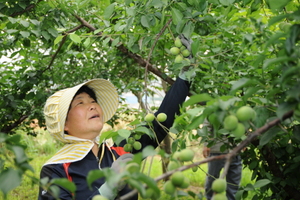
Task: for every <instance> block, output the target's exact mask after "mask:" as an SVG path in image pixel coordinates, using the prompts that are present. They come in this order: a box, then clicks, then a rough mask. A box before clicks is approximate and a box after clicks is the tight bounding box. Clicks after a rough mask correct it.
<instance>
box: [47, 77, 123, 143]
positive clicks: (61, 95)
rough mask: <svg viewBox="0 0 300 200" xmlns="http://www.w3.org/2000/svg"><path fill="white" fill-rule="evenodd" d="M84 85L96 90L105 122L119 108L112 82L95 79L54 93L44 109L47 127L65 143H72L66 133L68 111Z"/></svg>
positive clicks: (55, 136)
mask: <svg viewBox="0 0 300 200" xmlns="http://www.w3.org/2000/svg"><path fill="white" fill-rule="evenodd" d="M83 85H86V86H88V87H90V88H91V89H93V90H94V92H95V94H96V98H97V102H98V104H99V105H100V107H101V108H102V110H103V115H104V116H103V119H104V122H106V121H108V120H109V119H110V118H111V117H112V116H113V115H114V114H115V112H116V110H117V108H118V103H119V101H118V93H117V90H116V88H115V87H114V85H113V84H112V83H111V82H109V81H107V80H105V79H93V80H90V81H87V82H85V83H82V84H79V85H76V86H74V87H71V88H66V89H63V90H60V91H58V92H56V93H54V94H53V95H52V96H50V97H49V98H48V99H47V101H46V104H45V107H44V115H45V120H46V126H47V130H48V131H49V132H50V134H51V135H52V136H53V137H54V138H55V139H58V140H60V141H62V142H64V143H70V138H69V137H68V136H67V135H66V134H65V133H64V127H65V121H66V117H67V114H68V110H69V107H70V104H71V101H72V99H73V97H74V95H75V94H76V92H77V91H78V90H79V89H80V88H81V87H82V86H83ZM99 134H100V133H99ZM67 138H69V139H67Z"/></svg>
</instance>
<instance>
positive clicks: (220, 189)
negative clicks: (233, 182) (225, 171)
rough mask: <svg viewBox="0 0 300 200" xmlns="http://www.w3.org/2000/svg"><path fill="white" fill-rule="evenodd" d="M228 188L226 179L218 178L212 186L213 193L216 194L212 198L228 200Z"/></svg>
mask: <svg viewBox="0 0 300 200" xmlns="http://www.w3.org/2000/svg"><path fill="white" fill-rule="evenodd" d="M226 187H227V183H226V180H225V179H221V178H218V179H216V180H214V182H213V183H212V185H211V189H212V191H214V192H215V193H214V195H213V197H212V200H227V197H226Z"/></svg>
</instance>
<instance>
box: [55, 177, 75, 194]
mask: <svg viewBox="0 0 300 200" xmlns="http://www.w3.org/2000/svg"><path fill="white" fill-rule="evenodd" d="M51 183H53V184H56V185H59V186H61V187H63V188H65V189H66V190H68V191H70V192H71V193H74V192H75V191H76V185H75V183H73V182H71V181H69V180H68V179H67V178H55V179H52V180H51Z"/></svg>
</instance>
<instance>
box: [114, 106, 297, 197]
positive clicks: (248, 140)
mask: <svg viewBox="0 0 300 200" xmlns="http://www.w3.org/2000/svg"><path fill="white" fill-rule="evenodd" d="M293 113H294V111H293V110H291V111H289V112H287V113H286V114H284V116H283V117H282V119H279V118H277V119H275V120H273V121H271V122H269V123H266V124H265V125H264V126H262V127H260V128H258V129H257V130H256V131H254V132H253V133H250V134H249V135H248V136H247V138H246V139H245V140H243V141H242V142H241V143H240V144H239V145H238V146H236V147H235V148H234V149H233V150H232V151H231V152H230V153H228V154H222V155H218V156H212V157H209V158H206V159H204V160H201V161H198V162H194V163H193V164H190V165H185V166H182V167H180V168H178V169H175V170H172V171H169V172H167V173H165V174H162V175H161V176H159V177H157V178H155V179H154V180H155V181H156V182H157V181H159V180H162V179H164V178H167V177H169V176H171V175H172V174H173V173H175V172H177V171H184V170H187V169H189V168H192V167H195V166H198V165H201V164H204V163H208V162H211V161H214V160H221V159H226V163H225V167H224V171H223V174H222V176H221V177H223V178H224V177H225V176H226V174H227V171H228V168H229V167H228V166H229V164H230V162H231V159H232V158H233V157H234V156H236V155H238V153H240V152H241V150H242V149H244V148H245V147H246V146H248V145H249V144H250V143H251V142H252V141H253V140H256V139H257V137H258V136H259V135H261V134H262V133H264V132H266V131H267V130H269V129H270V128H272V127H274V126H276V125H277V124H278V123H280V122H281V121H283V120H285V119H287V118H290V117H291V116H292V115H293ZM226 166H227V167H226ZM145 187H146V186H145ZM137 192H138V191H137V190H136V189H135V190H132V191H131V192H129V193H127V194H126V195H123V196H121V197H120V198H119V200H126V199H129V198H130V197H132V196H134V195H135V194H136V193H137Z"/></svg>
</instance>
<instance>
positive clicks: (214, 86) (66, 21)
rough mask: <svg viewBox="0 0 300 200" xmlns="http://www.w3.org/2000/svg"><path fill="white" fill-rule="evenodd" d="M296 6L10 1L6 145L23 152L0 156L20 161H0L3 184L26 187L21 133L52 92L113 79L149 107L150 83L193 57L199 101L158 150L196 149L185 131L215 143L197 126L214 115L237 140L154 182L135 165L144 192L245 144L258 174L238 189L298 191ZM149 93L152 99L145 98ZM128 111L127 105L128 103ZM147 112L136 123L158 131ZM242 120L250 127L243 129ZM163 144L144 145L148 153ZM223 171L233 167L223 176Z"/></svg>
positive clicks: (283, 195) (271, 194) (274, 1)
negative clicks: (188, 43)
mask: <svg viewBox="0 0 300 200" xmlns="http://www.w3.org/2000/svg"><path fill="white" fill-rule="evenodd" d="M299 6H300V3H299V1H298V0H182V1H176V0H175V1H169V0H163V1H161V0H150V1H143V0H141V1H137V0H136V1H134V0H123V1H122V0H117V1H109V0H104V1H101V2H100V1H97V0H84V1H72V0H65V1H58V0H57V1H55V0H49V1H45V0H20V1H4V2H1V3H0V26H1V30H0V36H1V37H0V40H1V42H0V50H1V54H0V55H1V56H2V57H1V60H0V73H1V79H0V81H1V82H0V83H1V90H0V95H1V97H2V101H1V102H0V114H1V116H2V117H1V118H0V132H1V135H0V142H1V145H2V146H3V147H5V148H1V154H3V155H4V156H5V155H6V154H4V152H6V149H8V150H9V151H11V152H12V153H13V154H14V155H15V156H14V159H12V158H10V157H9V156H7V157H1V163H6V162H8V161H11V162H13V163H14V164H15V166H16V167H14V168H10V167H7V166H6V165H5V164H3V165H1V173H0V189H1V191H2V192H3V193H4V194H7V193H8V192H9V191H10V190H11V189H13V188H14V187H16V186H17V185H19V183H20V181H21V177H22V174H24V173H25V171H26V170H32V168H31V166H30V165H29V158H27V157H26V155H25V153H24V147H23V146H22V145H21V144H20V136H19V135H17V134H15V131H16V130H17V129H20V128H23V129H25V130H27V129H26V127H27V126H26V123H28V122H30V119H34V118H38V119H39V121H40V123H41V124H42V123H43V116H42V107H43V105H44V102H45V100H46V98H47V97H48V96H49V95H50V94H52V93H53V92H54V91H56V90H58V89H62V88H65V87H68V86H73V85H74V84H77V83H81V82H83V81H84V80H87V79H92V78H105V79H109V80H110V81H111V82H112V83H113V84H114V85H116V87H117V88H118V91H119V93H120V94H122V93H123V92H128V91H131V92H132V93H133V94H135V95H136V96H137V97H138V99H139V100H140V102H141V103H145V106H142V108H144V109H146V111H147V112H152V111H151V110H150V108H148V106H147V97H150V96H152V95H153V94H154V92H153V91H154V90H153V89H152V88H153V87H155V86H154V84H153V82H155V81H157V80H158V79H161V80H163V81H164V82H165V83H167V84H169V85H171V84H172V83H173V82H174V79H175V78H176V76H177V75H178V73H179V71H180V70H181V69H182V67H184V66H186V65H190V66H191V67H190V69H189V75H192V74H194V73H196V76H195V78H194V79H193V83H192V90H191V93H190V99H189V100H188V101H186V103H185V104H184V105H183V107H182V109H181V115H180V116H177V118H176V120H175V123H174V125H173V127H172V128H171V130H166V131H171V132H173V133H176V135H177V137H176V138H174V140H173V143H172V151H171V153H170V152H168V153H165V152H164V151H161V152H159V154H160V155H161V156H162V157H164V158H168V159H171V160H173V161H175V162H177V160H178V157H177V155H176V153H177V152H181V151H183V150H184V149H186V148H187V144H186V139H190V140H192V141H199V138H201V142H203V141H206V140H207V139H208V136H209V135H208V132H207V131H206V129H205V128H203V129H200V128H199V126H200V125H201V124H202V123H203V122H204V120H205V119H208V120H209V122H210V124H211V125H212V126H213V128H214V138H215V140H214V141H216V140H218V139H219V138H221V137H222V136H227V137H228V138H229V140H232V141H235V142H236V143H239V145H238V146H237V147H235V148H234V149H233V151H232V152H231V153H229V154H227V155H225V156H224V157H217V158H215V157H212V158H208V159H205V160H202V161H198V162H194V163H193V164H189V165H184V166H181V165H177V167H175V168H171V169H172V170H170V171H168V172H166V173H164V174H163V175H162V176H160V177H158V178H156V179H154V180H153V179H151V178H150V177H147V176H144V175H142V174H139V173H138V174H135V175H132V176H129V178H128V183H129V184H131V185H132V186H133V187H134V188H136V189H137V191H138V192H139V193H140V194H142V196H145V195H146V194H149V193H150V192H149V190H150V189H152V190H154V191H155V192H154V193H153V194H157V195H159V190H158V188H157V184H155V183H156V181H159V180H161V179H163V178H166V177H172V176H173V174H175V173H174V172H179V171H183V170H186V169H188V168H192V167H195V166H197V165H200V164H203V163H207V162H210V161H212V160H214V159H221V158H227V159H228V162H230V159H231V158H232V157H233V156H236V155H237V154H239V153H241V150H242V149H244V148H246V150H245V151H244V152H243V153H241V154H242V157H243V162H244V165H245V166H247V167H249V168H250V169H251V170H252V172H253V176H252V179H253V180H255V181H256V183H255V184H254V185H251V184H249V185H247V186H246V187H242V188H240V191H239V193H238V196H237V198H238V199H242V198H244V197H246V196H247V193H248V191H250V190H253V191H255V196H254V199H271V198H273V199H297V198H298V197H299V195H300V182H299V180H300V177H299V173H298V169H299V165H300V162H299V160H300V157H299V152H300V149H299V142H300V129H299V119H300V90H299V88H300V80H299V77H300V70H299V69H300V66H299V58H300V55H299V54H300V52H299V40H300V24H299V16H300V14H299V12H300V10H299ZM180 34H183V35H184V36H185V37H187V38H189V39H191V40H192V41H193V43H192V44H193V45H192V49H191V51H190V52H187V53H191V54H192V55H193V59H192V62H191V63H189V62H188V61H186V60H184V59H183V60H182V61H181V58H177V57H175V55H174V54H177V52H174V50H172V47H174V46H176V38H177V37H178V35H180ZM185 53H186V52H185ZM185 53H183V54H185ZM150 86H153V87H152V88H151V87H150ZM143 97H144V99H145V101H146V102H142V99H143ZM244 106H247V107H250V108H251V109H253V111H251V112H252V114H251V113H250V115H251V116H252V117H251V118H249V119H247V120H244V118H243V117H242V118H241V117H237V116H239V115H240V114H238V109H239V108H241V107H244ZM120 112H127V113H129V112H130V111H129V110H128V109H127V108H126V107H121V108H120ZM144 113H145V112H138V113H137V115H136V116H137V121H134V122H132V123H131V124H130V125H131V126H132V127H133V131H134V130H135V131H136V132H140V133H144V134H151V130H148V129H147V130H145V129H144V128H143V126H141V125H145V123H149V122H143V117H144V115H145V114H144ZM229 115H232V116H235V117H237V120H236V122H232V120H229V121H230V122H229V123H228V122H227V121H228V120H225V119H226V118H227V117H228V116H229ZM242 115H247V114H245V113H242ZM248 115H249V114H248ZM117 117H118V114H116V116H115V117H114V118H113V119H112V121H110V123H111V124H113V123H114V121H115V120H116V119H117ZM225 121H226V122H225ZM233 121H234V120H233ZM237 124H239V129H241V130H245V132H246V134H245V135H241V134H240V133H241V132H240V131H237V130H235V129H236V127H237V126H238V125H237ZM149 127H150V128H151V125H150V126H149ZM230 127H232V128H230ZM193 130H197V134H196V135H193V134H191V132H192V131H193ZM27 131H28V133H32V134H34V133H33V132H31V131H30V130H27ZM236 133H239V134H236ZM131 134H133V133H131V131H127V130H120V131H117V132H108V133H104V134H103V136H102V138H101V139H106V138H108V137H113V139H115V141H118V140H119V138H120V137H122V138H127V139H128V138H129V137H131ZM237 135H238V136H237ZM211 144H212V143H211ZM211 144H210V145H211ZM199 146H200V144H199ZM224 148H228V146H226V145H225V146H224ZM156 153H157V152H156V151H154V150H151V149H146V150H145V151H144V152H143V154H144V155H143V156H145V155H153V154H156ZM177 154H178V153H177ZM137 157H142V156H139V155H137ZM137 160H138V159H137ZM179 162H180V159H179ZM180 163H181V164H182V162H180ZM4 169H5V170H4ZM91 173H92V175H93V176H92V175H91V176H90V177H88V181H89V182H92V181H93V178H91V177H101V176H107V174H109V172H107V173H106V172H103V173H102V172H100V171H98V172H91ZM177 174H178V173H177ZM225 174H226V168H225V170H224V173H223V174H222V176H221V177H222V178H224V176H225ZM124 176H126V177H127V175H124ZM178 176H180V175H177V177H178ZM12 178H13V179H14V180H16V181H15V182H14V183H13V184H11V185H9V184H5V183H6V182H5V180H6V179H12ZM171 180H172V178H171ZM141 183H142V184H141ZM56 184H64V183H62V182H59V181H58V182H56ZM143 184H145V185H146V186H147V187H144V186H143ZM66 185H67V186H66V187H68V184H66ZM172 186H173V185H172V184H170V182H168V185H167V186H166V189H168V190H167V191H168V192H169V194H171V195H173V194H175V191H176V189H178V187H175V188H174V192H172V191H173V190H172V189H173V188H172ZM69 189H70V190H74V188H73V187H70V186H69ZM147 191H148V193H147ZM133 192H136V191H133ZM188 194H189V195H191V196H196V195H197V194H194V193H192V192H189V193H188ZM129 195H130V194H129ZM122 198H123V199H126V198H127V197H122ZM152 198H157V196H152Z"/></svg>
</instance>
